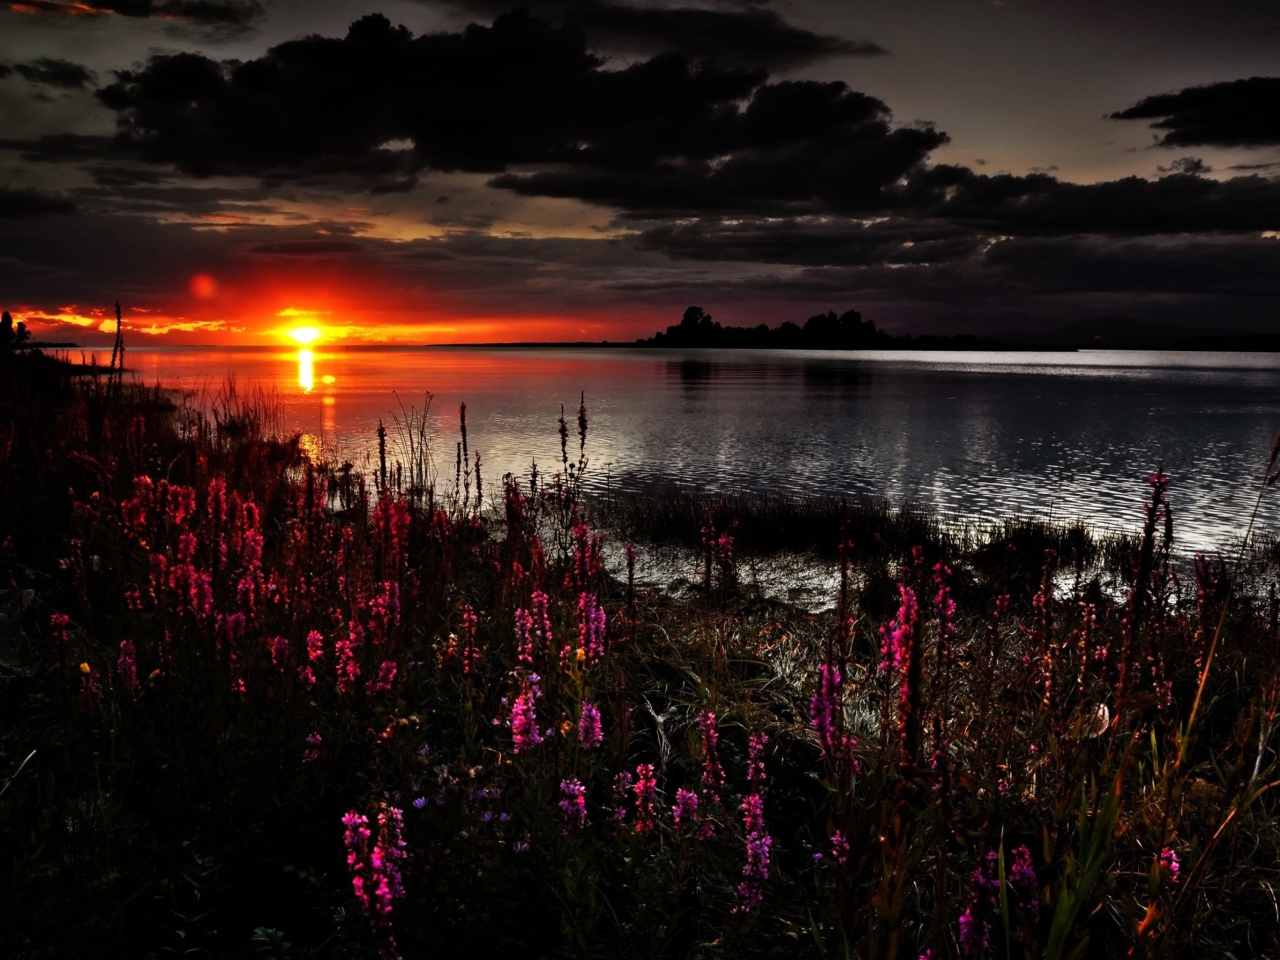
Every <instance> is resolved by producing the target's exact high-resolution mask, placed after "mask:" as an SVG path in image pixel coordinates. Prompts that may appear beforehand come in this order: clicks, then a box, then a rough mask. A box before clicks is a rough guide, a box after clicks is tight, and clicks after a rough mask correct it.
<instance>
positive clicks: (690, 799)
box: [671, 787, 698, 830]
mask: <svg viewBox="0 0 1280 960" xmlns="http://www.w3.org/2000/svg"><path fill="white" fill-rule="evenodd" d="M671 816H672V818H673V819H674V820H675V822H676V829H678V830H683V829H685V828H687V827H692V826H693V825H694V824H696V823H697V822H698V795H697V794H696V793H694V792H693V791H692V790H686V789H685V788H684V787H681V788H680V789H679V790H677V791H676V802H675V806H673V807H672V808H671Z"/></svg>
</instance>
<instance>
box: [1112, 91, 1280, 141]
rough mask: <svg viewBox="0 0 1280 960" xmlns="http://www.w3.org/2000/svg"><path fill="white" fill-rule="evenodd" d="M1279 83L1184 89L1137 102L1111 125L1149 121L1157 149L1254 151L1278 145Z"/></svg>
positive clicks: (1116, 117) (1114, 118) (1113, 117)
mask: <svg viewBox="0 0 1280 960" xmlns="http://www.w3.org/2000/svg"><path fill="white" fill-rule="evenodd" d="M1278 102H1280V77H1250V78H1249V79H1247V80H1231V81H1228V82H1225V83H1211V84H1208V85H1207V86H1203V87H1187V88H1186V89H1184V90H1180V91H1178V92H1177V93H1162V94H1158V95H1156V96H1153V97H1146V98H1144V99H1142V100H1139V101H1138V102H1137V103H1136V104H1134V105H1133V106H1132V107H1129V108H1128V109H1127V110H1120V111H1118V112H1116V113H1113V114H1111V119H1113V120H1154V121H1155V122H1154V123H1152V124H1151V129H1153V130H1162V131H1164V133H1163V135H1162V136H1160V137H1159V138H1158V141H1157V142H1158V143H1159V145H1160V146H1164V147H1189V146H1219V147H1259V146H1271V145H1274V144H1278V143H1280V111H1278V110H1277V109H1276V104H1277V103H1278Z"/></svg>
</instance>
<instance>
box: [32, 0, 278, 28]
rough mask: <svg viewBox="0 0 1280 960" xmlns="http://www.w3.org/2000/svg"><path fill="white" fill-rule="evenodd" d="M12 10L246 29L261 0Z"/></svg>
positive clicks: (60, 2)
mask: <svg viewBox="0 0 1280 960" xmlns="http://www.w3.org/2000/svg"><path fill="white" fill-rule="evenodd" d="M8 6H9V8H10V9H13V10H21V11H22V12H24V13H43V14H47V15H49V16H82V15H85V14H108V13H115V14H119V15H120V16H123V17H135V18H150V17H154V18H158V19H164V20H180V21H185V22H188V23H193V24H198V25H201V26H209V27H223V28H225V27H242V26H246V25H248V24H250V23H252V22H253V21H255V20H258V19H259V18H260V17H261V16H262V15H263V14H264V13H265V12H266V8H265V6H264V5H263V4H262V3H260V2H258V0H21V2H14V3H10V4H8Z"/></svg>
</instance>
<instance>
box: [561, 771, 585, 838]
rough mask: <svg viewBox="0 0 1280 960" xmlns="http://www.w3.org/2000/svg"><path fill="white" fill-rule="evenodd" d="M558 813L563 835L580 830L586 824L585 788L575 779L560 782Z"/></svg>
mask: <svg viewBox="0 0 1280 960" xmlns="http://www.w3.org/2000/svg"><path fill="white" fill-rule="evenodd" d="M560 812H561V813H562V814H563V815H564V832H565V833H572V832H573V831H574V830H578V829H581V827H582V825H583V824H585V823H586V822H587V788H586V787H584V786H583V785H582V783H581V782H580V781H579V780H578V779H577V777H573V778H571V779H569V780H561V781H560Z"/></svg>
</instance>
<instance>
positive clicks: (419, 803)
mask: <svg viewBox="0 0 1280 960" xmlns="http://www.w3.org/2000/svg"><path fill="white" fill-rule="evenodd" d="M426 805H427V798H426V797H416V798H414V801H413V809H415V810H421V809H422V808H423V807H425V806H426Z"/></svg>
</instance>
